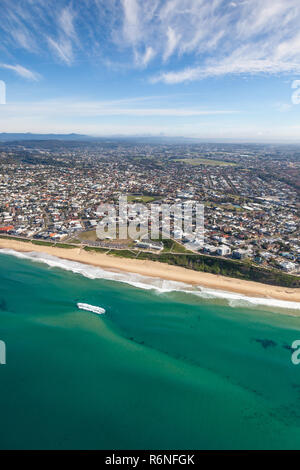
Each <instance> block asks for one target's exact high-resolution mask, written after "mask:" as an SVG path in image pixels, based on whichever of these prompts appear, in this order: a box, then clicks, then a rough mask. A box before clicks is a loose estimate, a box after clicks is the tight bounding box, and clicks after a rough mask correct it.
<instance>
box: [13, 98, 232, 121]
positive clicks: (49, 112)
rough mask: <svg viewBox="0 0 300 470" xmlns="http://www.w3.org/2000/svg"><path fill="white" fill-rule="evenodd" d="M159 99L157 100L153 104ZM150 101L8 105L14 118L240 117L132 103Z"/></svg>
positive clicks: (220, 110) (65, 101)
mask: <svg viewBox="0 0 300 470" xmlns="http://www.w3.org/2000/svg"><path fill="white" fill-rule="evenodd" d="M157 99H158V98H155V97H153V102H155V101H156V100H157ZM147 100H150V98H149V97H147V98H134V99H129V100H116V101H101V102H95V101H76V100H72V101H71V100H68V101H67V100H51V101H50V100H49V101H43V102H35V103H27V102H26V103H8V104H7V105H6V106H5V114H6V116H7V117H10V116H15V115H18V116H30V117H34V116H60V117H62V116H64V117H74V118H75V117H79V118H80V117H81V118H82V117H99V116H137V117H139V116H169V117H187V116H213V115H226V114H236V113H237V111H235V110H230V109H200V108H196V107H193V108H186V107H185V108H182V107H178V106H177V107H176V106H173V107H154V106H151V107H150V106H149V107H145V106H143V107H141V106H135V107H133V106H132V104H140V103H142V102H143V101H147Z"/></svg>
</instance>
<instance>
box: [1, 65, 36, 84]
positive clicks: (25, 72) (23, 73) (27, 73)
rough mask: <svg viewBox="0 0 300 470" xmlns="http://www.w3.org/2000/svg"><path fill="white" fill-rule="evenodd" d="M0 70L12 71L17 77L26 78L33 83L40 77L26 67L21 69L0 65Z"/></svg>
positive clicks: (19, 67)
mask: <svg viewBox="0 0 300 470" xmlns="http://www.w3.org/2000/svg"><path fill="white" fill-rule="evenodd" d="M0 68H2V69H7V70H12V71H13V72H15V73H16V74H17V75H19V77H22V78H26V79H27V80H33V81H38V80H39V79H40V78H41V76H40V75H39V74H38V73H36V72H33V71H32V70H29V69H27V68H26V67H23V66H22V65H18V64H17V65H9V64H0Z"/></svg>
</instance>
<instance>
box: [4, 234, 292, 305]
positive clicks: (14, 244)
mask: <svg viewBox="0 0 300 470" xmlns="http://www.w3.org/2000/svg"><path fill="white" fill-rule="evenodd" d="M0 248H6V249H12V250H15V251H19V252H31V251H35V252H39V253H47V254H49V255H52V256H57V257H59V258H63V259H67V260H71V261H77V262H80V263H84V264H90V265H93V266H98V267H101V268H103V269H106V270H109V271H122V272H129V273H135V274H141V275H143V276H150V277H156V278H161V279H167V280H171V281H177V282H184V283H186V284H192V285H198V286H202V287H206V288H210V289H217V290H222V291H227V292H235V293H239V294H243V295H246V296H250V297H263V298H273V299H278V300H285V301H290V302H300V289H299V288H297V289H290V288H287V287H278V286H270V285H267V284H261V283H258V282H252V281H245V280H241V279H235V278H230V277H225V276H219V275H216V274H209V273H204V272H199V271H193V270H189V269H186V268H182V267H179V266H172V265H169V264H166V263H160V262H157V261H148V260H138V259H137V260H134V259H128V258H120V257H116V256H112V255H107V254H103V253H97V252H87V251H84V250H82V249H80V248H79V247H78V248H74V249H70V248H56V247H50V246H42V245H35V244H33V243H28V242H26V243H25V242H21V241H17V240H8V239H0Z"/></svg>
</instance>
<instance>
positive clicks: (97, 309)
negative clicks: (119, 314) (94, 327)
mask: <svg viewBox="0 0 300 470" xmlns="http://www.w3.org/2000/svg"><path fill="white" fill-rule="evenodd" d="M77 307H78V308H79V309H80V310H87V311H88V312H93V313H97V315H103V314H104V313H105V310H104V308H101V307H95V305H89V304H81V303H78V304H77Z"/></svg>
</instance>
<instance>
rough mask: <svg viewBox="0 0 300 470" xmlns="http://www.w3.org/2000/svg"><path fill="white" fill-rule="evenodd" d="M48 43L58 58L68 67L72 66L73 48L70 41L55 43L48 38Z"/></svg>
mask: <svg viewBox="0 0 300 470" xmlns="http://www.w3.org/2000/svg"><path fill="white" fill-rule="evenodd" d="M47 39H48V43H49V45H50V47H51V48H52V49H53V51H54V53H55V54H56V55H57V57H58V58H59V59H60V60H62V61H63V62H65V63H66V64H67V65H71V63H72V61H73V48H72V43H71V42H70V40H69V39H62V40H60V41H55V40H54V39H52V38H50V37H48V38H47Z"/></svg>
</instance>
